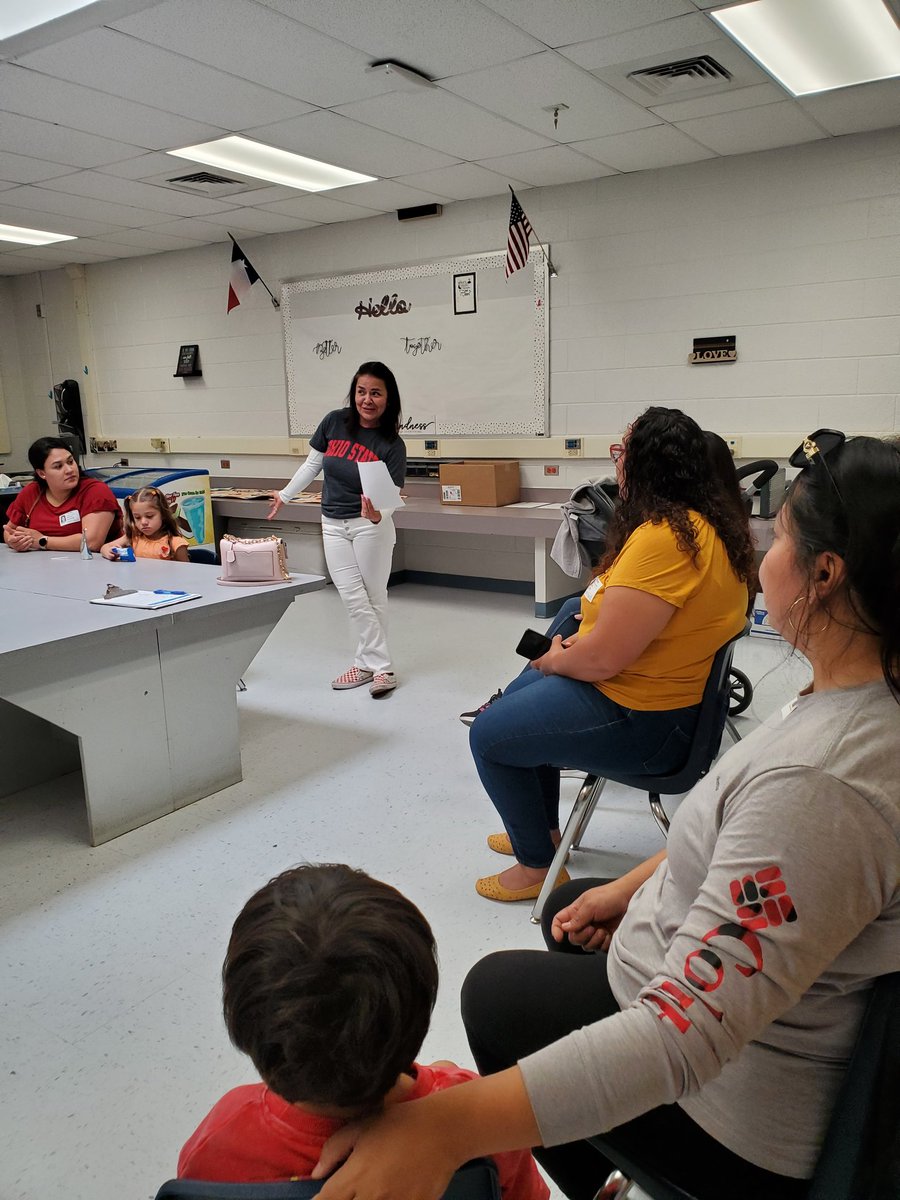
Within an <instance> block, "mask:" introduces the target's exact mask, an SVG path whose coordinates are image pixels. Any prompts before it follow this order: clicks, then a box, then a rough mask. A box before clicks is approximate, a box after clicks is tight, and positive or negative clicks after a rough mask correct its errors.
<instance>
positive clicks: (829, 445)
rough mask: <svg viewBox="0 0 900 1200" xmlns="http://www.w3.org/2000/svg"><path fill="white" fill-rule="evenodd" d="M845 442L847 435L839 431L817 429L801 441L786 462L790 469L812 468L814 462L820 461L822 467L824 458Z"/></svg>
mask: <svg viewBox="0 0 900 1200" xmlns="http://www.w3.org/2000/svg"><path fill="white" fill-rule="evenodd" d="M846 440H847V435H846V434H844V433H841V431H840V430H839V429H817V430H816V432H815V433H811V434H810V435H809V436H808V437H805V438H804V439H803V441H802V442H801V443H800V445H799V446H798V447H797V449H796V450H795V451H794V453H793V454H792V455H791V457H790V458H789V459H788V462H789V463H790V464H791V466H792V467H800V468H801V470H802V469H803V468H804V467H810V466H812V465H813V463H815V462H816V461H821V462H822V464H823V466H824V460H825V458H826V456H827V455H829V454H831V452H832V451H833V450H837V448H838V446H843V444H844V442H845V441H846ZM826 469H827V468H826Z"/></svg>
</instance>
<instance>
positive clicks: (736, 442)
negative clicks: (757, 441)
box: [724, 436, 741, 458]
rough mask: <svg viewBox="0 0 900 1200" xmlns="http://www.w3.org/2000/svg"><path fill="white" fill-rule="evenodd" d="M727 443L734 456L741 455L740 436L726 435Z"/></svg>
mask: <svg viewBox="0 0 900 1200" xmlns="http://www.w3.org/2000/svg"><path fill="white" fill-rule="evenodd" d="M724 441H725V445H726V446H727V447H728V449H729V450H730V451H731V457H732V458H740V457H741V439H740V438H739V437H727V436H726V437H724Z"/></svg>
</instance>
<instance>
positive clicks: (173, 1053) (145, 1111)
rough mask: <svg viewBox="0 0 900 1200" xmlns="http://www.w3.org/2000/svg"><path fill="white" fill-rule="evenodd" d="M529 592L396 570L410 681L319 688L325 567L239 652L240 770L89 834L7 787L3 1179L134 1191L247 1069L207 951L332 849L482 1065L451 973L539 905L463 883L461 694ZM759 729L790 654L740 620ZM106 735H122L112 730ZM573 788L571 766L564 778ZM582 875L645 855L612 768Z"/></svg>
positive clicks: (643, 827)
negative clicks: (129, 825) (396, 895)
mask: <svg viewBox="0 0 900 1200" xmlns="http://www.w3.org/2000/svg"><path fill="white" fill-rule="evenodd" d="M531 614H532V609H531V604H530V601H527V600H526V599H525V598H520V597H510V596H499V595H494V594H491V593H486V592H466V591H454V590H449V589H441V588H426V587H420V586H415V585H405V586H403V587H400V588H398V589H395V590H394V591H393V592H392V594H391V620H392V629H393V632H392V644H393V646H394V651H395V654H396V656H397V670H398V673H399V676H400V679H401V681H402V682H401V686H400V687H399V688H398V690H397V691H396V692H395V693H394V694H393V695H392V696H391V697H390V698H388V699H385V700H380V701H373V700H372V699H370V697H369V695H368V692H367V691H366V690H364V689H359V690H356V691H351V692H342V693H337V692H332V691H331V690H330V688H329V686H328V684H329V680H330V679H331V678H332V676H334V675H336V674H338V673H339V672H340V671H341V670H343V669H344V668H345V667H346V666H347V665H348V663H349V662H350V661H351V655H350V653H349V652H348V647H349V645H350V639H349V632H348V630H347V626H346V620H345V617H344V614H343V611H342V609H341V605H340V601H339V599H338V597H337V595H336V593H335V592H334V589H333V588H328V589H327V590H325V591H323V592H319V593H317V594H315V595H311V596H305V597H301V598H300V600H299V601H298V602H297V603H295V604H294V605H293V607H292V608H291V609H290V610H289V612H288V613H287V614H286V616H285V617H284V618H283V620H282V622H281V624H280V625H279V627H278V628H277V629H276V631H275V633H274V634H273V635H272V637H271V638H270V639H269V642H268V643H267V645H266V646H265V647H264V648H263V650H262V652H261V653H260V655H259V656H258V658H257V660H256V662H255V663H254V664H253V666H252V667H251V668H250V670H249V671H248V673H247V676H246V681H247V684H248V691H247V692H246V693H244V694H243V695H242V696H241V697H240V706H241V713H242V724H241V735H242V745H243V762H244V776H245V778H244V781H243V782H242V783H241V784H238V785H236V786H235V787H232V788H228V789H227V790H226V791H223V792H220V793H219V794H218V795H216V796H212V797H210V798H208V799H206V800H202V801H200V802H199V803H197V804H193V805H191V806H189V807H188V808H186V809H183V810H182V811H181V812H179V813H176V814H174V815H173V816H170V817H166V818H163V819H162V820H159V821H156V822H154V823H153V824H152V825H148V826H146V827H145V828H143V829H139V830H136V831H135V832H134V833H130V834H127V835H126V836H124V837H120V838H117V839H116V840H115V841H113V842H110V843H108V844H107V845H105V846H100V847H98V848H97V849H91V847H90V846H89V845H88V843H87V838H86V830H85V818H84V810H83V800H82V796H81V791H80V781H79V779H78V778H77V777H72V776H70V777H69V778H67V779H65V780H63V781H59V782H57V783H55V784H52V785H44V786H42V787H40V788H35V789H32V790H30V791H28V792H23V793H19V794H18V795H16V796H13V797H9V798H7V799H5V800H0V976H2V977H0V1047H2V1055H0V1079H2V1101H0V1200H124V1198H126V1197H127V1198H128V1200H142V1198H143V1197H152V1196H153V1195H154V1193H155V1191H156V1188H157V1186H158V1185H159V1184H160V1183H161V1182H162V1180H163V1179H165V1178H167V1177H168V1176H170V1175H172V1174H174V1167H175V1159H176V1155H177V1152H178V1149H179V1147H180V1145H181V1143H182V1142H183V1140H184V1139H185V1138H186V1137H187V1135H188V1134H189V1133H190V1132H191V1130H192V1129H193V1128H194V1126H195V1124H196V1122H197V1121H198V1120H199V1119H200V1117H202V1116H203V1115H204V1114H205V1112H206V1111H207V1109H208V1107H209V1106H210V1105H211V1104H212V1103H213V1102H214V1101H215V1100H216V1099H217V1097H218V1096H219V1095H220V1094H221V1093H222V1092H224V1091H225V1090H227V1089H228V1088H229V1087H232V1086H234V1085H236V1084H238V1083H242V1082H247V1081H249V1080H250V1079H252V1078H253V1072H252V1068H251V1067H250V1066H249V1064H248V1063H247V1062H246V1061H245V1060H244V1059H243V1058H242V1057H241V1056H240V1055H239V1054H238V1053H237V1052H236V1051H234V1050H233V1049H232V1048H231V1046H230V1045H229V1043H228V1040H227V1037H226V1035H225V1032H224V1027H223V1025H222V1021H221V1016H220V1012H219V977H218V973H219V968H220V964H221V959H222V955H223V953H224V949H225V945H226V941H227V937H228V932H229V929H230V926H231V922H232V920H233V918H234V916H235V915H236V913H237V912H238V910H239V908H240V907H241V905H242V904H243V902H244V901H245V900H246V898H247V897H248V896H249V895H250V894H251V892H252V891H253V890H255V889H256V888H257V887H258V886H260V885H261V884H262V883H263V882H265V880H267V879H268V878H269V877H270V876H272V875H274V874H276V873H277V872H279V871H281V870H282V869H284V868H285V867H287V866H289V865H291V864H293V863H296V862H298V861H301V860H304V859H308V860H316V861H341V862H349V863H351V864H353V865H356V866H360V867H363V868H365V869H366V870H367V871H369V872H371V873H372V874H373V875H376V876H378V877H380V878H382V879H386V880H388V881H389V882H391V883H393V884H394V885H396V886H397V887H398V888H400V889H402V890H403V891H404V892H405V893H406V894H408V895H409V896H410V897H411V898H412V899H413V900H414V901H415V902H416V903H417V904H419V905H420V906H421V908H422V909H423V911H424V912H425V913H426V915H427V916H428V918H429V919H430V920H431V922H432V924H433V926H434V929H435V933H436V936H437V939H438V945H439V948H440V953H441V967H442V985H441V994H440V997H439V1000H438V1005H437V1009H436V1011H435V1015H434V1021H433V1025H432V1030H431V1032H430V1034H429V1036H428V1039H427V1042H426V1045H425V1047H424V1051H423V1053H424V1056H425V1057H426V1058H429V1057H431V1058H437V1057H440V1058H455V1059H456V1060H457V1061H459V1062H462V1063H466V1064H469V1065H471V1062H470V1057H469V1052H468V1048H467V1046H466V1041H465V1036H464V1033H463V1029H462V1025H461V1022H460V1019H459V1013H458V996H459V988H460V984H461V982H462V980H463V978H464V976H465V973H466V971H467V969H468V968H469V967H470V966H471V965H472V963H474V962H475V961H476V959H478V958H479V957H480V956H481V955H483V954H484V953H486V952H488V951H491V950H495V949H499V948H505V947H510V946H534V947H536V946H538V945H539V944H540V936H539V933H538V930H537V929H536V928H535V927H534V926H532V925H531V924H530V923H529V920H528V913H529V907H528V906H525V905H498V904H491V903H489V902H487V901H484V900H481V899H480V898H479V897H477V896H476V894H475V892H474V890H473V887H472V883H473V880H474V879H475V878H476V877H477V876H479V875H483V874H486V873H488V872H490V871H492V870H494V869H496V868H498V867H499V866H501V865H502V864H501V863H499V862H498V860H497V858H496V856H495V855H493V854H491V852H490V851H489V850H488V849H487V847H486V846H485V844H484V838H485V835H486V834H488V833H490V832H491V831H492V830H494V829H495V828H496V827H497V822H496V820H495V819H494V818H492V815H491V814H492V809H491V807H490V805H489V803H488V802H487V800H486V799H485V797H484V796H483V795H482V793H481V792H480V788H479V785H478V782H477V779H476V776H475V772H474V769H473V767H472V765H471V760H470V758H469V755H468V750H467V743H466V731H465V729H464V728H463V727H462V726H461V725H460V724H459V722H458V720H457V714H458V713H459V712H460V711H461V710H463V709H467V708H470V707H471V706H472V705H473V703H476V702H477V701H479V700H481V699H484V698H485V697H486V696H488V695H489V694H490V693H491V692H493V691H494V690H495V688H496V687H497V685H498V684H499V683H504V682H506V680H507V678H509V677H511V676H512V674H513V673H514V672H515V671H516V670H517V669H518V664H517V662H516V659H515V656H514V655H513V653H512V648H513V647H514V646H515V644H516V642H517V640H518V638H519V635H520V634H521V632H522V630H523V629H524V628H525V627H526V626H535V625H536V624H537V627H538V628H541V627H543V626H542V625H541V623H539V622H538V623H536V622H535V619H534V618H533V616H532V615H531ZM736 663H737V664H738V665H740V666H741V667H742V668H743V669H744V670H745V671H746V672H747V673H748V674H749V675H750V677H751V679H752V680H753V681H754V684H755V685H756V699H755V702H754V708H753V710H752V711H751V713H750V714H748V715H747V717H744V718H741V719H740V724H741V726H742V728H744V729H745V730H746V729H749V728H750V727H752V725H753V724H755V722H756V719H759V718H762V717H764V716H766V715H768V713H769V712H771V711H773V710H774V708H775V707H776V706H780V705H781V704H783V703H784V702H785V700H786V699H787V698H788V697H789V696H791V695H793V694H794V692H795V691H796V689H797V686H798V681H801V680H802V679H803V677H804V671H803V666H802V664H801V663H799V662H798V661H796V660H792V661H791V660H786V659H785V653H784V650H783V648H782V647H781V644H780V643H778V644H774V645H773V644H771V643H767V642H757V641H754V640H753V639H747V640H745V641H744V642H743V643H741V644H740V646H739V647H738V651H737V657H736ZM111 752H114V748H112V747H111ZM564 787H565V789H566V790H567V791H568V793H569V794H570V795H571V796H574V793H575V789H576V787H577V783H576V781H575V780H571V781H569V782H567V783H566V784H565V785H564ZM586 840H587V843H588V845H589V846H595V847H600V846H602V847H603V848H604V849H603V852H602V853H597V852H594V851H590V852H586V853H583V854H579V855H577V856H575V863H574V867H573V872H574V873H575V874H599V873H604V872H606V873H612V872H613V871H616V870H619V869H622V868H627V867H628V866H630V865H631V864H632V863H633V862H634V861H636V860H637V859H638V858H642V857H645V856H646V855H647V854H650V853H652V852H654V851H655V850H656V849H658V848H659V846H660V844H661V839H660V835H659V833H658V832H657V829H656V826H655V824H654V822H653V820H652V818H651V816H650V814H649V811H648V809H647V806H646V802H645V801H643V800H642V799H641V798H640V796H638V795H637V794H635V793H633V792H629V791H627V789H623V788H616V787H614V786H612V785H610V787H609V788H608V789H607V791H606V792H605V794H604V800H603V807H602V811H601V810H598V812H597V813H596V815H595V817H594V821H593V823H592V825H591V828H590V830H589V832H588V837H587V839H586Z"/></svg>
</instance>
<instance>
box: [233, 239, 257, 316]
mask: <svg viewBox="0 0 900 1200" xmlns="http://www.w3.org/2000/svg"><path fill="white" fill-rule="evenodd" d="M257 279H259V276H258V275H257V273H256V272H255V271H254V269H253V264H252V263H251V262H250V259H249V258H248V257H247V255H246V254H245V253H244V252H243V250H242V249H241V248H240V246H239V245H238V244H237V242H236V241H234V240H233V239H232V243H231V277H230V279H229V280H228V309H227V310H226V311H227V312H231V310H232V309H233V308H237V306H238V305H239V304H240V303H241V301H242V300H243V299H244V298H245V297H246V295H247V293H248V292H249V291H250V289H251V288H252V287H253V285H254V283H256V281H257Z"/></svg>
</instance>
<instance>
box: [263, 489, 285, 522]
mask: <svg viewBox="0 0 900 1200" xmlns="http://www.w3.org/2000/svg"><path fill="white" fill-rule="evenodd" d="M281 508H284V501H283V500H282V498H281V497H280V496H279V495H278V493H277V492H273V493H272V507H271V508H270V509H269V511H268V512H267V513H266V520H267V521H274V520H275V518H276V517H277V516H278V511H279V509H281Z"/></svg>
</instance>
